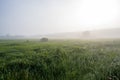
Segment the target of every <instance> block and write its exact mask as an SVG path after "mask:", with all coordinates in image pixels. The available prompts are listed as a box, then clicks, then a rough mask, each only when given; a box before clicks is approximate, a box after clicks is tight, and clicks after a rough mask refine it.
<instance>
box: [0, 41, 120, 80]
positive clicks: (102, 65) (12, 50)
mask: <svg viewBox="0 0 120 80" xmlns="http://www.w3.org/2000/svg"><path fill="white" fill-rule="evenodd" d="M0 80H120V40H94V41H93V40H91V41H88V40H61V41H60V40H52V41H49V42H40V41H37V40H29V41H28V40H0Z"/></svg>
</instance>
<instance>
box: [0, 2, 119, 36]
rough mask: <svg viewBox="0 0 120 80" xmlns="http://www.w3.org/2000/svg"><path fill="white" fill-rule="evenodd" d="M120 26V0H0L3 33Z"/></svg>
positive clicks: (33, 33)
mask: <svg viewBox="0 0 120 80" xmlns="http://www.w3.org/2000/svg"><path fill="white" fill-rule="evenodd" d="M112 27H113V28H114V27H120V2H119V0H0V35H3V34H11V35H36V34H48V33H59V32H71V31H81V30H93V29H101V28H112Z"/></svg>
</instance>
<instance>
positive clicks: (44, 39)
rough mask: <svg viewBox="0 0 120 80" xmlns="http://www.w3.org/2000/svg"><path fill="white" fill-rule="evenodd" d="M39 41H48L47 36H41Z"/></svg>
mask: <svg viewBox="0 0 120 80" xmlns="http://www.w3.org/2000/svg"><path fill="white" fill-rule="evenodd" d="M40 41H41V42H47V41H48V38H41V39H40Z"/></svg>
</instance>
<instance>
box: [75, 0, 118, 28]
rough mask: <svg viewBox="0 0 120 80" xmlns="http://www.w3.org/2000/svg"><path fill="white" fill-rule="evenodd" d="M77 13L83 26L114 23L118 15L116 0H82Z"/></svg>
mask: <svg viewBox="0 0 120 80" xmlns="http://www.w3.org/2000/svg"><path fill="white" fill-rule="evenodd" d="M77 15H79V22H80V24H81V25H84V26H94V25H104V24H111V23H113V24H114V20H115V19H116V17H117V15H118V4H117V0H84V1H83V3H82V6H80V10H79V12H78V14H77Z"/></svg>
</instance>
